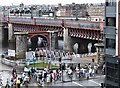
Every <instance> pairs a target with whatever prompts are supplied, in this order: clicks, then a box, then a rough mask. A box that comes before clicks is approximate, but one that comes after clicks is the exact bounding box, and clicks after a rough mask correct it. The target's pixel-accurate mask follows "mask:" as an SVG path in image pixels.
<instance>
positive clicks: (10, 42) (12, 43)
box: [8, 23, 15, 50]
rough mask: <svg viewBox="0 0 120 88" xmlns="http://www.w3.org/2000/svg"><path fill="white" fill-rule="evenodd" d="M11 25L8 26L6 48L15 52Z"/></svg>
mask: <svg viewBox="0 0 120 88" xmlns="http://www.w3.org/2000/svg"><path fill="white" fill-rule="evenodd" d="M13 33H14V32H13V25H12V24H10V23H9V24H8V48H9V49H12V50H15V37H14V36H13Z"/></svg>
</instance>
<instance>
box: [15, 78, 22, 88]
mask: <svg viewBox="0 0 120 88" xmlns="http://www.w3.org/2000/svg"><path fill="white" fill-rule="evenodd" d="M20 84H21V82H20V78H18V79H17V81H16V85H17V88H20Z"/></svg>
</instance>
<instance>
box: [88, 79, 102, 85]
mask: <svg viewBox="0 0 120 88" xmlns="http://www.w3.org/2000/svg"><path fill="white" fill-rule="evenodd" d="M89 81H90V82H93V83H95V84H97V85H99V86H101V84H100V83H97V82H95V81H93V80H89Z"/></svg>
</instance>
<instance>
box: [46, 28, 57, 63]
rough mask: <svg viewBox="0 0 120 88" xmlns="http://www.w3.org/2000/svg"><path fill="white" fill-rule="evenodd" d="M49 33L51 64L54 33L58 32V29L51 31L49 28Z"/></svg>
mask: <svg viewBox="0 0 120 88" xmlns="http://www.w3.org/2000/svg"><path fill="white" fill-rule="evenodd" d="M47 32H48V33H49V38H50V47H49V48H50V64H51V48H52V34H53V33H55V32H58V31H57V30H56V31H51V30H48V31H47Z"/></svg>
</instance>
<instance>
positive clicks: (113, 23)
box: [106, 17, 116, 27]
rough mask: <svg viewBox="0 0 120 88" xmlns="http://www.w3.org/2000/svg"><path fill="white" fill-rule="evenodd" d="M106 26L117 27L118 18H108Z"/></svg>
mask: <svg viewBox="0 0 120 88" xmlns="http://www.w3.org/2000/svg"><path fill="white" fill-rule="evenodd" d="M106 26H114V27H115V26H116V18H115V17H106Z"/></svg>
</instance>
